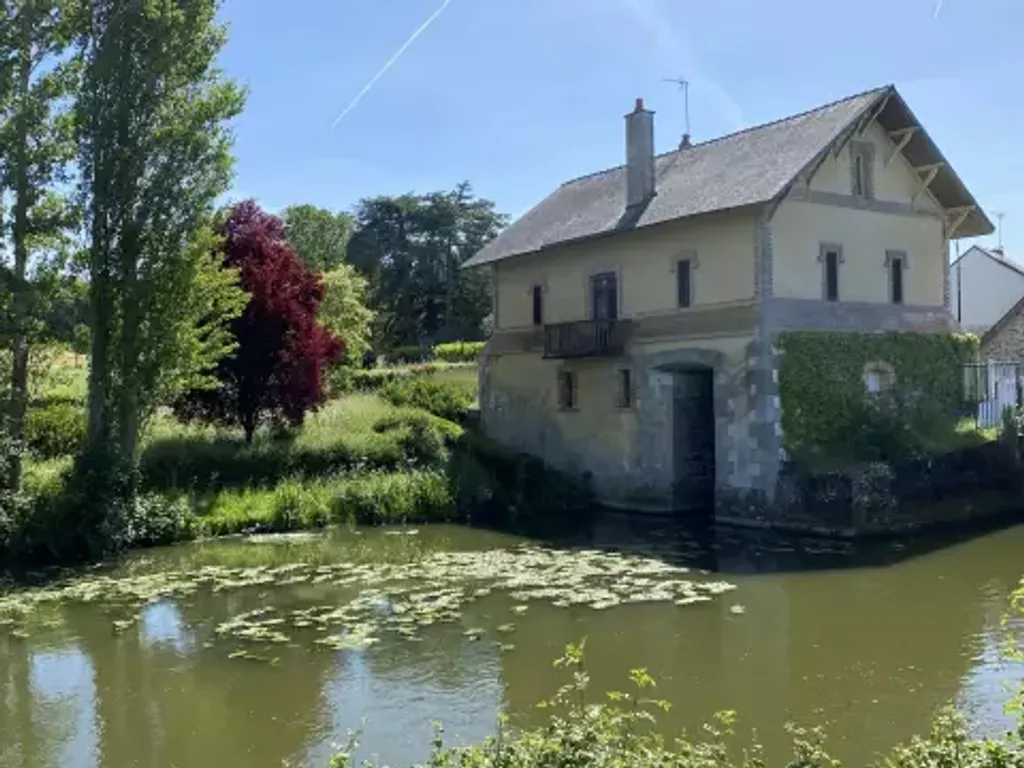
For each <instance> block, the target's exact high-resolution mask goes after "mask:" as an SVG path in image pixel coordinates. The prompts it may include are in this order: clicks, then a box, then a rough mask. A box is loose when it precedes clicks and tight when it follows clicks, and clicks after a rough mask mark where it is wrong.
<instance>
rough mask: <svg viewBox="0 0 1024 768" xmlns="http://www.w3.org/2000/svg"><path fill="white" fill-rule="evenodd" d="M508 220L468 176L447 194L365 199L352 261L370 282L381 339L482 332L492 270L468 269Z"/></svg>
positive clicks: (398, 341)
mask: <svg viewBox="0 0 1024 768" xmlns="http://www.w3.org/2000/svg"><path fill="white" fill-rule="evenodd" d="M506 222H507V217H506V216H504V215H502V214H499V213H497V212H496V211H495V207H494V203H493V202H491V201H490V200H485V199H482V198H478V197H475V196H474V195H473V191H472V187H471V186H470V185H469V183H468V182H464V183H462V184H459V185H458V186H457V187H456V188H455V189H454V190H452V191H448V192H432V193H430V194H426V195H411V194H408V195H402V196H399V197H373V198H368V199H365V200H363V201H362V202H360V203H359V205H358V206H357V208H356V213H355V232H354V234H353V236H352V241H351V242H350V244H349V248H348V259H349V262H350V263H351V264H352V265H353V266H355V268H356V269H358V270H359V271H360V272H361V273H362V274H363V275H365V276H366V278H367V279H368V280H369V283H370V292H371V301H370V306H371V308H372V309H373V310H374V311H375V312H376V314H377V320H378V324H377V333H378V338H377V342H378V343H379V344H381V345H382V346H385V347H389V348H390V347H393V346H398V345H416V344H420V343H421V342H423V341H431V342H444V341H456V340H459V339H479V338H482V337H483V333H482V329H483V326H484V322H485V318H486V317H487V315H488V314H489V313H490V311H491V293H490V281H489V276H488V275H487V274H486V272H485V271H481V270H464V269H461V267H462V264H463V263H464V262H465V261H466V260H467V259H468V258H469V257H470V256H472V255H473V254H474V253H476V252H477V251H478V250H480V249H481V248H482V247H483V246H484V245H486V244H487V243H488V242H489V241H490V240H491V239H493V238H494V237H495V236H496V235H497V234H498V232H499V231H500V230H501V228H502V227H504V226H505V223H506Z"/></svg>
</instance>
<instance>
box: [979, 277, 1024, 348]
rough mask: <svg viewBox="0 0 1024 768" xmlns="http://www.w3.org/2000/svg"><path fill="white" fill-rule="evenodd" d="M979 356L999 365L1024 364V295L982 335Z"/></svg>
mask: <svg viewBox="0 0 1024 768" xmlns="http://www.w3.org/2000/svg"><path fill="white" fill-rule="evenodd" d="M965 282H966V281H965ZM981 356H982V359H984V360H990V361H995V362H1000V363H1020V364H1024V293H1022V294H1021V297H1020V298H1019V299H1018V300H1017V301H1015V302H1014V304H1013V306H1012V307H1010V308H1009V309H1008V310H1007V311H1006V312H1005V313H1004V314H1003V316H1002V317H1000V318H999V319H998V320H996V322H995V323H994V324H993V325H992V326H991V327H990V328H988V329H986V330H985V332H984V333H983V334H982V336H981Z"/></svg>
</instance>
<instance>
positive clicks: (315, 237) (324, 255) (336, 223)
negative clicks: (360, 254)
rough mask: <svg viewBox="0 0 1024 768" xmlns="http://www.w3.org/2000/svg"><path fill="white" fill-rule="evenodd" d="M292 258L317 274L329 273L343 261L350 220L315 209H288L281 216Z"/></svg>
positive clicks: (342, 215)
mask: <svg viewBox="0 0 1024 768" xmlns="http://www.w3.org/2000/svg"><path fill="white" fill-rule="evenodd" d="M281 218H283V219H284V223H285V232H286V233H287V236H288V242H289V243H291V246H292V248H293V249H294V250H295V253H296V255H298V257H299V258H300V259H302V261H303V262H305V264H306V266H307V267H309V268H310V269H313V270H316V271H317V272H330V271H333V270H335V269H337V268H338V267H339V266H341V264H342V263H343V262H344V261H345V249H346V248H347V247H348V239H349V236H350V234H351V232H352V217H351V216H349V215H348V214H347V213H332V212H331V211H328V210H327V209H326V208H318V207H317V206H315V205H292V206H289V207H288V208H285V209H284V210H283V211H282V212H281Z"/></svg>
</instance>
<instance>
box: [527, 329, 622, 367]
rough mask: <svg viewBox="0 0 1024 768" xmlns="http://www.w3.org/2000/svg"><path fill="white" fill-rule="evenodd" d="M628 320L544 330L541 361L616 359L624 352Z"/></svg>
mask: <svg viewBox="0 0 1024 768" xmlns="http://www.w3.org/2000/svg"><path fill="white" fill-rule="evenodd" d="M628 330H629V321H628V320H581V321H579V322H575V323H554V324H552V325H545V326H544V357H548V358H557V359H566V358H570V357H617V356H619V355H621V354H623V352H624V351H625V348H626V337H627V333H628Z"/></svg>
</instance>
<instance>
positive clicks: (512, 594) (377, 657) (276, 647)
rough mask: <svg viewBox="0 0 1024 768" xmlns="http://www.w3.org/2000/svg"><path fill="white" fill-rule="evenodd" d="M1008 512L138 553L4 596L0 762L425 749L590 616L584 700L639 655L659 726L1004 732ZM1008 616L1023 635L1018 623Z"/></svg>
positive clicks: (849, 739) (767, 740)
mask: <svg viewBox="0 0 1024 768" xmlns="http://www.w3.org/2000/svg"><path fill="white" fill-rule="evenodd" d="M1022 553H1024V527H1016V528H1011V529H1008V530H1002V531H999V532H996V533H989V534H986V535H981V536H974V537H971V538H966V539H963V540H951V539H947V540H941V541H939V540H929V541H926V542H919V543H917V544H915V545H914V546H908V545H905V544H900V543H886V544H876V545H871V546H870V547H865V546H863V545H862V546H858V547H853V546H852V545H850V544H843V543H830V542H825V541H821V540H814V539H807V540H794V539H786V538H782V537H749V536H740V535H739V534H735V533H733V534H727V533H721V532H719V533H718V534H714V533H709V532H705V533H701V534H696V533H694V532H692V531H686V530H682V529H677V528H674V527H672V526H669V525H667V524H665V523H658V522H643V521H636V520H631V519H629V518H624V517H612V518H606V519H602V520H600V521H598V522H597V523H596V524H595V525H594V526H593V528H591V529H589V530H587V531H586V532H585V533H582V534H579V535H577V536H575V537H574V538H573V539H569V540H564V539H563V540H559V541H549V542H546V543H545V542H542V541H541V540H539V539H525V538H519V537H515V536H511V535H506V534H499V533H494V532H489V531H482V530H472V529H466V528H459V527H447V526H442V527H429V528H422V529H420V530H418V531H415V530H408V529H396V530H390V531H388V530H379V529H377V530H365V531H336V532H331V533H329V534H325V535H322V536H315V537H293V538H289V537H283V538H276V539H275V538H262V539H261V538H259V537H256V538H254V539H250V540H243V539H237V540H231V541H220V542H211V543H203V544H197V545H192V546H184V547H176V548H171V549H165V550H154V551H148V552H144V553H140V554H138V555H136V556H133V557H131V558H129V559H128V560H127V561H126V562H124V563H123V564H121V565H120V566H119V567H117V568H116V569H112V570H94V571H91V572H89V573H88V574H85V575H82V576H76V577H73V578H68V579H66V580H64V581H61V582H57V583H49V584H47V585H45V586H44V587H42V588H34V589H28V590H7V591H3V592H0V766H3V767H4V768H6V767H7V766H11V767H12V768H13V767H20V768H36V767H38V766H61V768H77V767H79V766H81V767H83V768H85V767H88V766H115V767H118V768H120V767H121V766H140V767H141V766H145V767H146V768H155V767H159V768H164V767H166V768H171V767H172V766H174V767H178V768H186V767H188V768H191V767H192V766H217V767H218V768H234V767H235V766H237V767H238V768H241V767H242V766H245V768H260V767H262V766H268V767H270V766H274V767H279V766H282V765H288V766H324V765H326V762H327V759H328V757H329V755H330V754H331V753H332V746H333V745H336V744H338V743H339V742H342V741H344V739H345V737H346V734H347V732H348V731H349V730H350V729H355V728H361V729H362V734H363V735H362V742H363V744H364V745H365V749H364V752H365V754H370V753H375V754H377V755H379V756H380V757H381V758H382V759H384V760H386V761H388V762H390V763H391V764H397V765H402V764H405V762H406V761H412V760H419V759H423V758H424V757H425V756H426V754H427V750H428V745H429V741H430V737H431V733H432V727H431V723H432V721H434V720H441V721H443V722H444V725H445V728H446V732H447V734H448V736H449V737H450V738H451V739H453V740H455V741H461V742H467V741H475V740H479V739H482V738H484V737H485V736H487V735H488V734H490V733H493V732H494V728H495V721H496V717H497V715H498V713H499V712H500V711H502V710H504V711H507V712H508V713H509V715H510V716H511V718H512V721H513V723H519V724H528V723H531V722H540V721H541V718H542V714H543V713H542V712H540V711H538V710H537V709H536V708H535V707H534V704H535V703H536V702H537V701H539V700H541V699H543V698H546V697H548V696H550V695H551V694H552V693H553V692H554V690H555V688H556V687H557V686H558V685H560V684H561V682H562V681H563V677H562V676H561V673H560V672H559V671H558V670H555V669H553V668H552V665H551V661H552V659H553V658H555V657H556V656H558V655H559V654H560V653H561V651H562V649H563V648H564V646H565V645H566V644H567V643H570V642H578V641H579V640H581V639H582V638H584V637H586V639H587V644H586V666H587V668H588V671H589V672H590V674H591V676H592V691H593V693H594V695H595V697H596V696H597V695H598V694H599V693H600V692H602V691H605V690H609V689H625V688H626V687H627V679H626V678H627V675H628V672H629V670H630V669H631V668H632V667H637V666H646V667H647V668H648V669H649V671H650V673H651V674H652V675H653V676H654V677H655V678H656V680H657V681H658V688H657V693H658V695H659V696H661V697H664V698H667V699H670V700H671V701H672V702H673V704H674V706H673V709H672V710H671V711H670V713H669V714H668V715H666V716H664V719H663V721H662V727H663V728H664V729H665V730H666V731H667V732H670V733H672V732H676V731H678V730H679V729H681V728H687V729H691V730H692V729H695V728H696V727H698V726H699V725H700V724H701V723H702V722H704V721H706V720H707V719H708V718H709V717H710V716H711V714H712V713H713V712H714V711H716V710H720V709H726V708H730V709H736V710H738V712H739V717H740V721H739V728H740V730H741V732H744V733H748V732H749V729H756V730H757V733H758V737H759V739H760V740H761V741H762V742H763V743H764V744H765V745H766V748H767V752H768V756H769V757H772V756H782V755H783V754H784V749H785V746H786V739H785V736H784V735H783V725H784V724H785V723H786V722H787V721H790V720H795V721H797V722H801V723H805V724H811V723H819V724H823V725H824V726H826V728H827V731H828V734H829V743H830V745H831V748H832V750H833V752H834V753H836V754H837V755H838V756H839V757H841V758H842V759H843V760H844V761H846V762H847V764H849V765H860V764H864V763H865V762H867V761H868V760H870V759H871V758H872V757H873V756H874V755H876V754H877V753H878V752H879V751H882V750H885V749H887V748H889V747H891V746H892V745H894V744H895V743H897V742H899V741H901V740H904V739H906V738H907V737H909V736H910V735H911V734H913V733H916V732H922V731H924V730H925V729H926V728H927V726H928V724H929V721H930V719H931V717H932V715H933V714H934V713H935V711H936V710H937V708H939V707H941V706H942V705H944V704H946V703H953V704H955V705H956V706H957V707H959V708H960V709H961V710H962V711H963V712H965V713H966V715H967V716H968V718H969V720H970V722H971V724H972V727H973V728H974V729H975V730H976V732H978V733H998V732H1001V731H1004V730H1006V729H1007V728H1009V727H1010V725H1011V724H1012V720H1011V718H1010V717H1009V716H1007V715H1006V714H1005V713H1004V711H1003V702H1004V701H1005V700H1006V698H1007V696H1008V694H1009V692H1010V690H1011V688H1012V686H1015V685H1018V684H1019V683H1020V681H1021V680H1022V679H1024V669H1022V667H1021V666H1020V665H1017V664H1015V663H1011V662H1008V661H1005V660H1004V659H1003V658H1002V657H1001V654H1000V651H1001V648H1002V646H1003V642H1004V639H1005V637H1006V632H1007V629H1006V628H1004V627H1003V626H1002V625H1001V619H1002V617H1003V616H1004V613H1005V610H1006V608H1007V603H1008V601H1007V598H1008V595H1009V593H1010V591H1011V590H1012V589H1013V588H1014V587H1015V586H1016V584H1017V583H1018V581H1019V579H1020V577H1021V575H1022V573H1024V557H1022ZM1009 631H1010V632H1011V633H1012V632H1017V633H1018V634H1020V635H1021V636H1024V626H1022V625H1020V624H1013V625H1011V626H1010V627H1009Z"/></svg>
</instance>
